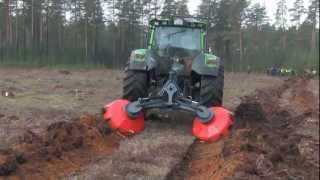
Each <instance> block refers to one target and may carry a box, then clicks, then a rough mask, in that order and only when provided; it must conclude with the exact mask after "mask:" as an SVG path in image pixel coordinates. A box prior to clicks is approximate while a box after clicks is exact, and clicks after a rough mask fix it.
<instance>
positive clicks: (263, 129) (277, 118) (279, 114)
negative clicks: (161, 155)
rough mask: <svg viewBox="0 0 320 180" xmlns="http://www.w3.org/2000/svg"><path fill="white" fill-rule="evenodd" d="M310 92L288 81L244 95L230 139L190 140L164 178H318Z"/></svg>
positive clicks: (314, 102) (314, 103) (300, 82)
mask: <svg viewBox="0 0 320 180" xmlns="http://www.w3.org/2000/svg"><path fill="white" fill-rule="evenodd" d="M316 88H317V87H315V82H314V81H309V80H305V79H292V80H288V81H286V82H285V83H284V84H283V85H281V86H280V87H277V88H272V89H268V90H261V91H257V92H256V93H255V94H253V95H250V96H246V97H244V98H243V99H242V103H241V104H240V105H239V106H238V107H237V109H236V111H235V117H236V123H235V125H234V127H233V130H232V132H231V135H230V137H228V138H227V139H225V140H222V141H219V142H215V143H200V142H196V143H195V144H194V145H193V146H192V148H191V149H190V150H189V152H188V154H187V156H186V158H185V160H184V162H183V163H182V164H183V165H180V166H178V167H176V170H175V171H174V173H173V174H171V176H169V177H170V178H169V179H195V180H208V179H217V180H218V179H243V180H245V179H319V118H318V117H319V103H318V99H319V96H318V95H317V94H316V92H317V89H316ZM304 124H307V125H304Z"/></svg>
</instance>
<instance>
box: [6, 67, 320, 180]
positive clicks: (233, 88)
mask: <svg viewBox="0 0 320 180" xmlns="http://www.w3.org/2000/svg"><path fill="white" fill-rule="evenodd" d="M4 75H6V76H5V78H2V77H4ZM38 76H39V77H41V78H39V79H40V80H39V79H37V78H35V77H38ZM0 77H1V78H0V90H4V91H10V92H11V93H12V94H14V96H12V97H3V96H2V97H1V96H0V132H1V133H0V140H1V145H2V146H0V149H2V150H0V179H60V178H65V179H114V178H116V179H132V178H133V177H134V179H200V180H201V179H319V176H318V173H319V170H318V168H319V156H318V152H319V149H318V145H319V133H318V131H319V118H318V115H319V113H318V112H319V101H318V99H319V93H318V91H319V88H318V81H312V80H311V81H310V80H302V79H296V80H290V81H286V82H285V83H284V84H283V85H281V86H280V84H281V82H282V80H281V79H277V78H272V77H267V76H261V75H246V74H227V75H226V89H225V99H226V101H225V105H226V106H227V107H229V108H230V109H235V115H236V123H235V124H234V127H233V129H232V131H231V133H230V136H229V137H228V138H225V139H223V140H221V141H219V142H215V143H201V142H198V141H195V142H194V143H192V142H193V138H192V137H191V136H190V135H191V133H190V128H191V126H190V125H191V123H190V122H187V123H184V124H183V125H182V123H180V122H179V123H177V122H178V120H181V121H185V119H187V118H185V117H184V116H181V115H179V114H178V113H174V114H176V116H175V117H173V118H169V119H168V120H169V121H170V120H174V121H170V122H163V121H161V122H148V123H147V129H146V131H145V132H143V133H141V134H139V135H137V136H134V137H132V138H129V139H125V140H124V139H123V138H121V137H119V136H117V135H116V134H114V133H112V132H110V130H108V128H106V127H105V123H104V122H103V120H102V119H101V118H100V117H99V115H98V116H92V115H84V116H81V117H80V118H73V117H76V116H79V114H86V112H89V113H90V114H95V113H97V112H98V109H100V107H102V106H103V104H104V103H106V102H108V101H110V100H112V99H114V98H117V97H119V96H120V94H121V90H120V89H121V77H122V74H121V73H119V72H116V71H105V70H95V71H93V70H91V71H57V70H47V71H44V70H33V71H23V70H11V71H8V70H5V71H2V70H0ZM244 79H245V80H246V81H244ZM270 87H273V88H270ZM275 87H276V88H275ZM257 88H258V89H261V88H263V90H259V91H257V92H256V93H253V92H254V90H255V89H257ZM250 94H251V95H250ZM245 95H248V96H245ZM243 96H245V97H244V98H242V99H241V98H240V97H243ZM235 107H237V108H235ZM161 119H162V120H164V119H166V116H164V117H162V118H161ZM159 127H161V128H159ZM26 129H27V130H26ZM5 137H8V139H9V140H8V139H7V138H5ZM2 142H4V143H2ZM190 145H191V146H190ZM189 146H190V147H189ZM1 147H2V148H1ZM188 149H189V150H188ZM183 157H184V159H182V158H183ZM168 174H169V175H168Z"/></svg>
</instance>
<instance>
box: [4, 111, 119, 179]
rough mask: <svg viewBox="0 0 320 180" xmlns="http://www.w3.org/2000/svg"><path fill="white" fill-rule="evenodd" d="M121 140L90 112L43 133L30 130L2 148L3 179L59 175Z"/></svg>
mask: <svg viewBox="0 0 320 180" xmlns="http://www.w3.org/2000/svg"><path fill="white" fill-rule="evenodd" d="M119 140H120V138H119V137H118V136H116V135H114V134H112V133H111V131H110V130H109V129H108V128H106V127H105V123H104V122H103V121H102V120H101V119H100V118H97V117H94V116H90V115H85V116H82V117H80V118H78V119H74V120H72V121H70V122H59V123H54V124H52V125H50V126H48V127H47V129H46V131H45V133H43V134H35V133H34V132H32V131H28V132H27V133H26V134H25V135H23V136H22V137H21V140H20V142H19V143H18V144H17V145H14V146H13V147H11V148H10V149H7V150H2V151H0V179H35V180H36V179H59V178H61V177H64V176H66V175H68V174H70V173H73V172H74V171H76V170H78V169H79V168H80V167H82V166H84V165H86V164H88V163H90V162H92V161H96V160H98V159H99V158H101V157H104V156H107V155H110V154H111V153H112V152H113V150H115V149H116V148H117V147H118V146H119V143H118V142H119Z"/></svg>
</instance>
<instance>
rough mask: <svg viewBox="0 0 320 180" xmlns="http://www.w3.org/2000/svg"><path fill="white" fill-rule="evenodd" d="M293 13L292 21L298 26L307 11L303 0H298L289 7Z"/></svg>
mask: <svg viewBox="0 0 320 180" xmlns="http://www.w3.org/2000/svg"><path fill="white" fill-rule="evenodd" d="M289 12H290V13H291V14H290V15H291V22H292V23H293V24H294V25H296V27H297V28H298V27H299V26H300V25H301V22H302V16H303V15H304V13H306V9H305V8H304V6H303V0H296V1H295V2H294V4H293V8H291V9H289Z"/></svg>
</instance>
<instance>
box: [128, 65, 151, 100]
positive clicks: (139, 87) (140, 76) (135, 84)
mask: <svg viewBox="0 0 320 180" xmlns="http://www.w3.org/2000/svg"><path fill="white" fill-rule="evenodd" d="M147 80H148V79H147V73H145V72H142V71H132V70H126V71H125V77H124V80H123V96H122V97H123V98H124V99H127V100H129V101H136V100H138V99H139V98H143V97H145V96H146V95H147V91H148V81H147Z"/></svg>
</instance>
